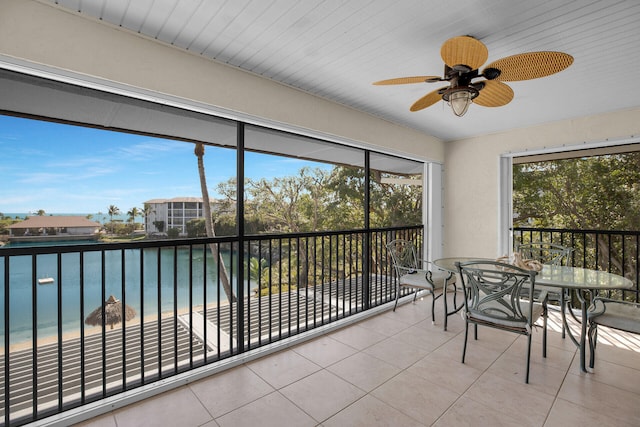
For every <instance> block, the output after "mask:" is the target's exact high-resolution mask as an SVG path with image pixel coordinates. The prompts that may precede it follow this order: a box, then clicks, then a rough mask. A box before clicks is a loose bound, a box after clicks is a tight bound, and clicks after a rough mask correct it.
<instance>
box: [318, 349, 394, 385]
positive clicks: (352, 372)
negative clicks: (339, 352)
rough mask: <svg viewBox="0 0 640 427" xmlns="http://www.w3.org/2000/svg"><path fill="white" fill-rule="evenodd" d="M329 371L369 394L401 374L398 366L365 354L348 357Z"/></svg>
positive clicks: (330, 367) (329, 368) (332, 366)
mask: <svg viewBox="0 0 640 427" xmlns="http://www.w3.org/2000/svg"><path fill="white" fill-rule="evenodd" d="M327 369H328V370H329V371H331V372H333V373H334V374H336V375H337V376H339V377H340V378H343V379H345V380H346V381H349V382H350V383H351V384H353V385H355V386H357V387H360V388H361V389H362V390H365V391H367V392H368V391H371V390H373V389H374V388H376V387H378V386H379V385H380V384H382V383H384V382H385V381H387V380H388V379H389V378H391V377H393V376H394V375H397V374H398V373H399V372H400V368H398V367H397V366H393V365H391V364H390V363H387V362H385V361H384V360H380V359H378V358H376V357H374V356H371V355H368V354H366V353H364V352H362V353H357V354H354V355H353V356H350V357H347V358H346V359H344V360H341V361H340V362H337V363H335V364H333V365H331V366H329V367H328V368H327Z"/></svg>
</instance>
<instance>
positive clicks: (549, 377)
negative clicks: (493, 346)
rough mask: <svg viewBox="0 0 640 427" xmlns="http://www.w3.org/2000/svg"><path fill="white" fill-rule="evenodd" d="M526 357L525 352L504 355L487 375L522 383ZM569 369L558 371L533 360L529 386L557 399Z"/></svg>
mask: <svg viewBox="0 0 640 427" xmlns="http://www.w3.org/2000/svg"><path fill="white" fill-rule="evenodd" d="M518 353H519V352H518ZM526 357H527V356H526V353H525V352H522V353H521V354H518V355H516V354H514V353H504V354H503V355H502V356H500V357H499V358H498V359H497V360H496V361H495V363H494V364H492V365H491V366H490V367H489V368H488V369H487V373H491V374H495V375H498V376H500V377H502V378H505V379H508V380H511V381H516V382H518V383H521V382H523V381H524V380H525V372H526V368H527V359H526ZM567 369H568V366H567V368H565V369H564V370H563V369H556V368H554V367H553V366H547V365H543V364H540V363H536V362H534V361H533V360H532V361H531V367H530V372H529V384H528V385H529V387H531V388H534V389H536V390H537V391H538V392H540V393H546V394H549V395H551V396H554V397H555V396H556V394H557V393H558V391H559V390H560V386H561V385H562V381H563V380H564V376H565V374H566V372H567Z"/></svg>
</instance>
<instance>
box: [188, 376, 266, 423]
mask: <svg viewBox="0 0 640 427" xmlns="http://www.w3.org/2000/svg"><path fill="white" fill-rule="evenodd" d="M189 388H190V389H191V390H193V393H194V394H195V395H196V396H197V397H198V399H199V400H200V401H201V402H202V404H203V405H204V406H205V408H207V410H208V411H209V413H210V414H211V415H212V416H213V417H214V418H217V417H219V416H221V415H224V414H226V413H227V412H231V411H233V410H234V409H237V408H239V407H241V406H243V405H246V404H247V403H249V402H252V401H254V400H256V399H259V398H261V397H263V396H266V395H267V394H269V393H271V392H273V391H274V390H275V389H274V388H273V387H271V386H270V385H269V384H267V383H266V382H265V381H264V380H263V379H262V378H260V377H259V376H258V375H256V374H255V373H254V372H253V371H252V370H251V369H249V368H247V367H246V366H240V367H237V368H233V369H231V370H229V371H226V372H221V373H219V374H216V375H212V376H211V377H209V378H205V379H203V380H200V381H198V382H195V383H193V384H190V385H189Z"/></svg>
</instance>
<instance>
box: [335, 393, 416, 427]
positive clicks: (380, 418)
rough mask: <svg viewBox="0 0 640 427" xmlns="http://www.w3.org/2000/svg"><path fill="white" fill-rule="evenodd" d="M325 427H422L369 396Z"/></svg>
mask: <svg viewBox="0 0 640 427" xmlns="http://www.w3.org/2000/svg"><path fill="white" fill-rule="evenodd" d="M322 425H323V426H324V427H334V426H335V427H344V426H350V427H378V426H380V427H389V426H403V427H413V426H415V427H420V426H426V425H428V424H425V423H421V422H418V421H417V420H414V419H412V418H410V417H408V416H407V415H405V414H403V413H402V412H400V411H398V410H397V409H395V408H393V407H391V406H389V405H387V404H386V403H384V402H381V401H380V400H378V399H376V398H375V397H373V396H370V395H367V396H365V397H363V398H362V399H360V400H358V401H357V402H355V403H354V404H353V405H350V406H349V407H348V408H346V409H344V410H342V411H340V412H339V413H337V414H336V415H335V416H333V417H331V418H329V419H328V420H326V421H325V422H323V423H322Z"/></svg>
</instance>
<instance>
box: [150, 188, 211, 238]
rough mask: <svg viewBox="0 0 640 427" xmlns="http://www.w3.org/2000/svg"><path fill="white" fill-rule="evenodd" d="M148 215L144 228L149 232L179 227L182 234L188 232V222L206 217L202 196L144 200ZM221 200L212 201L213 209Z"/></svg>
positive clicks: (159, 231) (160, 231)
mask: <svg viewBox="0 0 640 427" xmlns="http://www.w3.org/2000/svg"><path fill="white" fill-rule="evenodd" d="M144 205H145V207H146V210H145V211H146V215H145V219H144V229H145V231H146V233H147V234H166V233H167V230H169V229H170V228H177V229H178V230H179V232H180V235H182V236H185V235H186V234H187V223H188V222H189V221H191V220H193V219H198V218H204V209H203V203H202V197H174V198H173V199H151V200H148V201H146V202H144ZM218 206H219V202H218V201H217V200H216V201H213V202H212V203H211V211H212V212H216V211H217V210H218Z"/></svg>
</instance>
